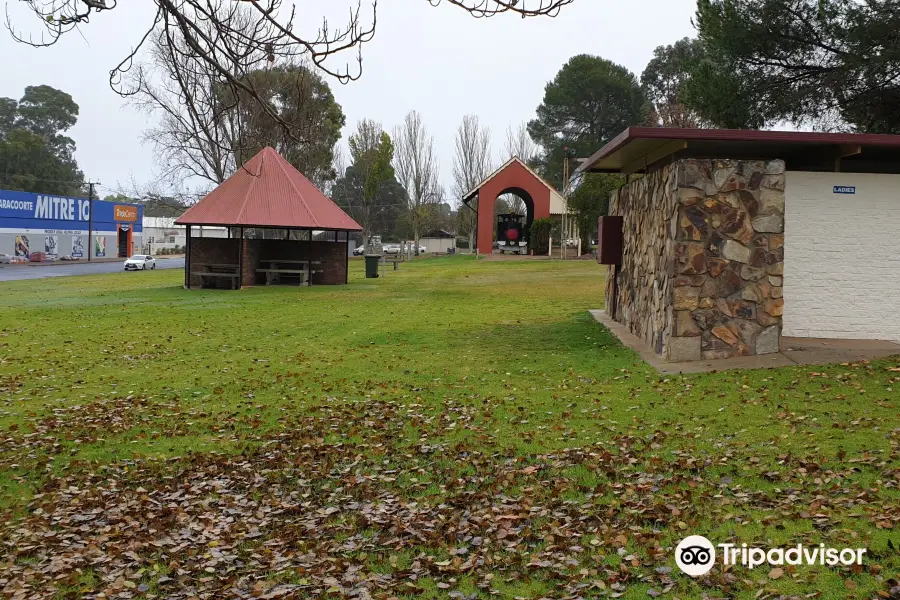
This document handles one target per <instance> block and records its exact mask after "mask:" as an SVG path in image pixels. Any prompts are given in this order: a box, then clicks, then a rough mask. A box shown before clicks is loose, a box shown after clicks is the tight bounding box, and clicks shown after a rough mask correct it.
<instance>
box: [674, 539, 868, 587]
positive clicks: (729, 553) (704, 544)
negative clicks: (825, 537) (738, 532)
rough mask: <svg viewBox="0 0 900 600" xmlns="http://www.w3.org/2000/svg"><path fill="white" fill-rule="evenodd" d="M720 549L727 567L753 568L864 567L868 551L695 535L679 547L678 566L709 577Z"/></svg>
mask: <svg viewBox="0 0 900 600" xmlns="http://www.w3.org/2000/svg"><path fill="white" fill-rule="evenodd" d="M717 547H718V548H719V550H720V551H721V556H722V564H724V565H741V566H744V567H747V568H748V569H753V568H755V567H758V566H760V565H769V566H781V565H810V566H816V565H819V566H827V567H834V566H837V565H846V566H850V565H861V564H862V558H863V555H864V554H865V553H866V549H865V548H843V549H838V548H826V547H825V544H819V545H818V546H812V547H807V546H804V545H803V544H797V545H796V546H791V547H790V548H769V549H764V548H754V547H752V546H748V545H747V544H741V545H737V544H718V545H717V546H713V543H712V542H710V541H709V540H708V539H706V538H705V537H703V536H702V535H691V536H688V537H686V538H684V539H683V540H681V542H680V543H679V544H678V546H676V547H675V564H677V565H678V568H679V569H681V570H682V571H683V572H684V573H685V574H687V575H690V576H691V577H699V576H700V575H705V574H706V573H709V571H710V570H711V569H712V568H713V565H714V564H715V562H716V548H717Z"/></svg>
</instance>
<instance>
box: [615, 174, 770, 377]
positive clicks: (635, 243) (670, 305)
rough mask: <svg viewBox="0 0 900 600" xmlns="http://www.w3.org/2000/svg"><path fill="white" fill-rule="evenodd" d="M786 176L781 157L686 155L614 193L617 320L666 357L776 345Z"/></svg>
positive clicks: (766, 349)
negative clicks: (620, 220)
mask: <svg viewBox="0 0 900 600" xmlns="http://www.w3.org/2000/svg"><path fill="white" fill-rule="evenodd" d="M784 180H785V175H784V163H783V162H782V161H769V162H764V161H736V160H717V161H714V160H698V159H685V160H681V161H678V162H676V163H675V164H673V165H671V166H669V167H666V168H664V169H661V170H659V171H656V172H653V173H651V174H649V175H647V176H646V177H643V178H641V179H639V180H637V181H634V182H632V183H631V184H629V185H628V186H626V187H624V188H622V189H621V190H619V191H618V192H617V193H615V194H614V195H613V198H612V203H611V207H610V212H611V214H620V215H623V216H624V217H625V219H624V220H625V232H624V233H625V235H624V238H625V253H624V258H623V264H622V265H621V267H619V271H620V272H619V273H618V283H619V294H618V298H617V301H618V303H619V304H618V307H617V311H616V320H618V321H620V322H621V323H623V324H625V325H626V326H628V328H629V329H630V330H631V331H632V333H634V334H636V335H638V336H639V337H641V338H642V339H643V340H644V341H645V342H646V343H647V344H648V345H649V346H650V347H652V348H653V349H654V351H656V352H657V353H658V354H660V355H661V356H663V357H665V358H666V359H667V360H670V361H685V360H701V359H715V358H729V357H732V356H749V355H755V354H768V353H772V352H777V351H778V347H779V342H780V339H781V316H782V314H783V312H784V299H783V294H782V277H783V275H784ZM614 273H615V272H614V271H613V272H612V273H611V275H614ZM611 289H612V282H609V283H608V288H607V306H610V305H611V304H610V303H611V301H612V300H613V298H612V294H611Z"/></svg>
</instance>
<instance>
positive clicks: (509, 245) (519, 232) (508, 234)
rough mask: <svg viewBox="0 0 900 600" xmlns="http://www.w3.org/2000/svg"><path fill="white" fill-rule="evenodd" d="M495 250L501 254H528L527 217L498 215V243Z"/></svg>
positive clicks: (513, 214) (515, 214) (509, 214)
mask: <svg viewBox="0 0 900 600" xmlns="http://www.w3.org/2000/svg"><path fill="white" fill-rule="evenodd" d="M494 248H496V249H497V250H499V251H500V254H504V253H506V252H512V253H513V254H526V253H527V252H528V242H527V241H526V240H525V215H520V214H517V213H508V214H504V215H497V241H496V242H494Z"/></svg>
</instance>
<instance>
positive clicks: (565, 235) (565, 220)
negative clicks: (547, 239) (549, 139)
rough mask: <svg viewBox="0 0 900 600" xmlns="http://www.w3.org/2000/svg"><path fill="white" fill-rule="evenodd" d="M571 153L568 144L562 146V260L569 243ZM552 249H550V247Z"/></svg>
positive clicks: (564, 257)
mask: <svg viewBox="0 0 900 600" xmlns="http://www.w3.org/2000/svg"><path fill="white" fill-rule="evenodd" d="M571 154H572V151H571V150H570V149H569V147H568V146H566V147H565V148H563V156H564V158H563V194H562V197H563V214H562V235H561V236H559V237H560V238H561V240H562V243H561V244H560V248H559V250H560V256H561V257H562V259H563V260H565V259H566V250H567V249H568V245H569V156H570V155H571ZM551 251H552V249H551Z"/></svg>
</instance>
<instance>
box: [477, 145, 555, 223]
mask: <svg viewBox="0 0 900 600" xmlns="http://www.w3.org/2000/svg"><path fill="white" fill-rule="evenodd" d="M513 164H518V165H519V166H521V167H523V168H524V169H525V171H527V174H526V175H524V176H528V175H530V176H531V177H533V178H534V179H535V180H536V181H537V182H538V183H540V184H541V185H543V186H544V187H546V188H547V189H548V190H550V212H551V213H552V214H559V213H562V212H564V207H565V200H563V197H562V194H560V193H559V192H557V191H556V188H554V187H553V186H552V185H550V184H549V183H548V182H547V180H546V179H544V178H543V177H541V176H540V175H538V174H537V173H535V172H534V169H532V168H531V167H529V166H528V165H527V164H525V162H524V161H523V160H521V159H520V158H519V157H518V156H513V157H512V158H511V159H509V160H508V161H506V162H505V163H503V165H501V166H500V168H498V169H497V170H496V171H494V172H493V173H491V174H490V175H488V176H487V177H485V178H484V180H483V181H482V182H481V183H479V184H478V185H476V186H475V187H474V188H472V189H471V190H469V192H468V193H466V195H465V196H463V198H462V200H463V202H465V203H466V204H468V203H469V202H470V201H471V200H472V199H473V198H475V197H476V196H478V192H479V191H480V190H481V188H483V187H484V186H485V185H487V184H488V183H490V181H491V180H493V179H495V178H496V177H497V176H499V175H500V174H501V173H503V172H504V171H506V170H507V169H509V168H510V167H512V165H513ZM521 187H527V186H525V185H522V186H521Z"/></svg>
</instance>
